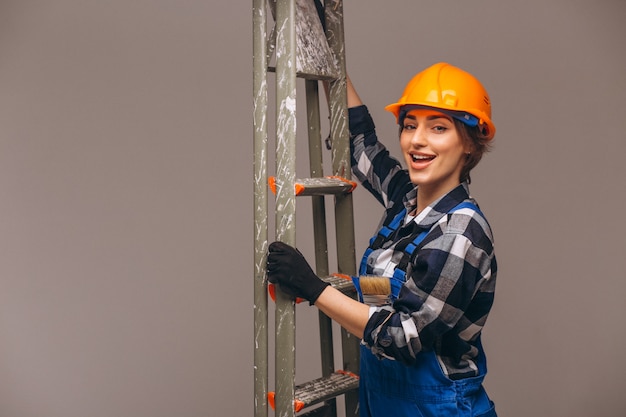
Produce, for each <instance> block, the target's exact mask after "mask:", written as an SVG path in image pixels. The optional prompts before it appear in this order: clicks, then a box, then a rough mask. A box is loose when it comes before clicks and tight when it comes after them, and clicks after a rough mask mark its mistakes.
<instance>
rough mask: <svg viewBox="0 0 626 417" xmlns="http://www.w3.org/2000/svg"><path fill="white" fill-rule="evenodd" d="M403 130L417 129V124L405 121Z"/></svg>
mask: <svg viewBox="0 0 626 417" xmlns="http://www.w3.org/2000/svg"><path fill="white" fill-rule="evenodd" d="M402 130H415V125H414V124H412V123H405V124H404V126H402Z"/></svg>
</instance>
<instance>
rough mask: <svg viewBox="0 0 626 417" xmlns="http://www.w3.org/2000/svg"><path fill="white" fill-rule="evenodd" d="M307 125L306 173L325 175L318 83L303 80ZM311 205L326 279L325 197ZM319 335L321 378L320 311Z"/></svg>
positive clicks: (324, 354) (328, 354) (324, 345)
mask: <svg viewBox="0 0 626 417" xmlns="http://www.w3.org/2000/svg"><path fill="white" fill-rule="evenodd" d="M305 91H306V105H307V106H306V107H307V126H308V139H309V170H310V175H311V177H312V178H321V177H323V176H324V168H323V155H322V135H321V117H320V100H319V83H318V81H316V80H306V81H305ZM311 206H312V214H313V240H314V242H315V271H316V273H317V275H318V276H320V277H324V276H327V275H328V274H329V273H330V271H329V266H328V234H327V231H326V205H325V200H324V196H312V197H311ZM318 322H319V332H320V356H321V362H322V363H321V371H322V376H324V377H328V376H330V375H331V374H332V373H333V371H334V370H335V356H334V352H333V327H332V320H331V319H330V317H328V316H327V315H326V314H324V313H322V312H321V311H320V312H319V313H318ZM326 405H327V408H329V410H327V412H330V413H331V415H336V412H337V411H336V410H337V401H336V400H335V399H334V398H333V399H329V400H327V401H326Z"/></svg>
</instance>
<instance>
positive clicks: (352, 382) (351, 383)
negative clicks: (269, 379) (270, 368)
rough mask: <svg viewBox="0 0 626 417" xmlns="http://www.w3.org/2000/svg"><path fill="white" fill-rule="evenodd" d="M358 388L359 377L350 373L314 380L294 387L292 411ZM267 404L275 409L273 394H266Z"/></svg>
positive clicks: (338, 372) (344, 372)
mask: <svg viewBox="0 0 626 417" xmlns="http://www.w3.org/2000/svg"><path fill="white" fill-rule="evenodd" d="M358 388H359V377H358V375H355V374H353V373H351V372H347V371H337V372H333V373H332V374H330V375H329V376H327V377H322V378H318V379H314V380H313V381H309V382H305V383H304V384H301V385H298V386H296V392H295V396H296V399H295V400H294V402H293V403H294V409H295V411H296V412H298V411H300V410H302V409H303V408H305V407H308V406H311V405H314V404H317V403H320V402H322V401H326V400H329V399H331V398H336V397H338V396H340V395H343V394H345V393H346V392H348V391H352V390H356V389H358ZM268 399H269V403H270V405H271V406H272V408H274V407H275V393H274V392H270V393H269V394H268Z"/></svg>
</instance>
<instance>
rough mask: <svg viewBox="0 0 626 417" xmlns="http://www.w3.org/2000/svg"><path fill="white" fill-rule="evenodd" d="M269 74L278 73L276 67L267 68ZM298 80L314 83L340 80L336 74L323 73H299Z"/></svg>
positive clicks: (297, 73)
mask: <svg viewBox="0 0 626 417" xmlns="http://www.w3.org/2000/svg"><path fill="white" fill-rule="evenodd" d="M267 72H274V73H275V72H276V67H274V66H272V65H270V66H268V67H267ZM296 78H303V79H305V80H313V81H333V80H336V79H338V76H337V75H335V74H326V73H322V74H315V73H309V72H302V71H297V72H296Z"/></svg>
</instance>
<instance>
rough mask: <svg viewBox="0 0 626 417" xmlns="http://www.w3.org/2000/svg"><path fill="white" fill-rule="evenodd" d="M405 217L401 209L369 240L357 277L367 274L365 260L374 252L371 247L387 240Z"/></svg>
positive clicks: (404, 209) (404, 212) (404, 211)
mask: <svg viewBox="0 0 626 417" xmlns="http://www.w3.org/2000/svg"><path fill="white" fill-rule="evenodd" d="M405 216H406V208H403V209H402V210H401V211H400V212H399V213H398V214H396V216H395V217H394V218H393V220H391V222H390V223H389V225H388V226H385V225H383V226H382V227H381V228H380V230H379V231H378V232H377V233H376V234H375V235H374V236H372V237H371V238H370V244H369V246H368V248H367V249H366V250H365V253H364V254H363V258H362V259H361V265H360V266H359V275H365V273H366V272H367V258H368V257H369V256H370V254H371V253H372V252H373V251H374V249H372V247H373V246H380V244H381V243H382V242H383V241H384V240H385V239H387V238H388V237H389V236H391V234H392V233H393V232H395V231H396V230H397V229H398V227H399V226H400V225H401V224H402V220H404V217H405Z"/></svg>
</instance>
